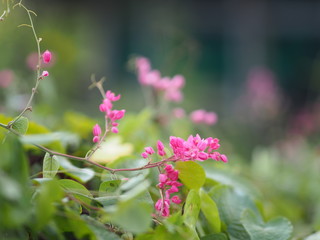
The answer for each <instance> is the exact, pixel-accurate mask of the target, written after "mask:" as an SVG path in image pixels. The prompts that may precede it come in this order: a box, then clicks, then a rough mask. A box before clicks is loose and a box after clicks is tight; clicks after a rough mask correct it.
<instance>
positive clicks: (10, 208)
mask: <svg viewBox="0 0 320 240" xmlns="http://www.w3.org/2000/svg"><path fill="white" fill-rule="evenodd" d="M7 4H8V7H12V9H13V6H11V1H7ZM15 7H21V8H23V9H24V10H25V11H26V12H27V15H28V17H29V21H30V24H28V25H27V26H28V27H30V28H31V29H32V30H33V31H34V36H35V38H36V42H37V47H38V49H39V51H38V58H39V63H40V61H41V57H42V56H41V52H40V40H39V38H38V37H37V35H36V33H35V28H34V26H33V22H32V17H31V16H32V14H33V12H32V11H31V10H29V9H27V8H26V7H25V6H24V5H23V4H22V2H18V4H17V5H15ZM10 16H11V15H9V14H8V12H7V11H5V12H4V14H3V15H2V17H1V18H5V20H8V17H10ZM45 54H46V55H45V57H43V58H44V61H45V62H50V58H51V55H50V52H49V51H46V52H45ZM141 60H142V61H145V60H146V59H142V58H140V61H141ZM140 63H141V62H140ZM143 64H146V62H143ZM147 64H148V63H147ZM140 67H141V66H140ZM149 68H150V66H149ZM40 69H41V68H40V64H39V66H38V68H37V69H36V75H37V76H36V85H35V86H34V88H33V90H32V94H31V97H30V100H29V101H28V103H27V105H26V107H25V108H24V109H22V111H21V112H20V113H18V114H16V115H15V117H11V116H7V115H6V114H1V115H0V123H1V125H0V126H1V133H0V137H1V139H0V140H1V144H0V152H1V161H0V238H1V239H59V240H60V239H61V240H63V239H92V240H94V239H111V240H112V239H114V240H117V239H137V240H145V239H151V240H152V239H157V240H158V239H160V240H161V239H166V240H167V239H175V240H179V239H190V240H194V239H199V240H200V239H201V240H208V239H216V240H228V239H229V240H271V239H279V240H287V239H290V237H291V236H292V235H293V231H294V229H293V224H292V223H291V222H290V221H289V220H288V219H287V218H286V217H275V216H274V215H276V214H275V213H276V212H277V211H276V210H279V212H281V213H284V215H286V216H288V217H289V218H290V220H294V221H296V220H297V218H299V217H302V216H300V215H299V214H298V216H295V214H294V213H291V215H290V214H289V215H287V214H285V210H283V209H281V208H282V206H280V207H278V208H277V207H275V206H274V205H277V204H280V205H281V204H282V205H286V202H281V200H279V198H281V193H282V192H281V191H283V189H286V190H288V189H287V188H286V186H285V184H283V185H282V184H278V186H277V187H274V188H273V189H276V190H275V193H274V196H272V198H273V199H272V200H274V202H272V201H271V200H270V201H271V202H267V201H264V196H265V195H266V192H268V191H266V189H267V190H269V187H270V186H269V184H271V183H274V182H272V181H274V180H273V175H270V173H273V174H274V173H275V172H277V174H279V175H283V177H284V178H285V177H287V179H286V180H287V182H293V183H294V184H299V183H300V184H301V185H303V186H301V189H303V187H305V189H303V191H304V192H303V194H305V195H306V196H307V197H308V198H309V199H310V203H311V204H313V205H315V206H316V205H317V206H318V210H319V209H320V207H319V203H317V201H316V199H317V198H316V197H315V196H314V195H315V194H313V190H314V189H315V188H314V184H315V182H316V181H317V180H319V177H318V175H316V174H314V173H313V174H311V175H310V179H307V180H306V182H303V183H301V182H299V180H297V179H292V178H295V177H292V176H290V175H289V174H287V173H286V172H285V171H286V166H285V167H282V168H281V166H279V163H274V162H268V163H265V162H263V157H261V155H263V153H261V152H260V153H258V154H257V155H256V158H255V159H254V160H253V163H252V165H251V166H249V167H248V166H246V165H244V164H243V165H240V163H238V164H239V165H236V164H232V163H231V164H230V166H225V165H227V164H226V163H222V162H227V157H226V156H225V155H223V154H220V153H219V152H216V151H215V150H217V149H218V148H219V147H220V144H219V140H218V139H213V138H210V137H208V138H206V139H202V138H200V136H199V135H196V136H190V137H189V138H188V139H187V140H184V139H182V138H178V137H171V138H170V140H169V141H168V142H169V146H170V148H168V147H164V146H167V144H163V143H162V142H161V141H158V143H157V150H158V155H157V154H155V151H154V150H153V148H152V147H146V148H144V147H145V146H149V145H155V141H156V139H158V138H159V139H166V138H164V137H163V136H160V134H163V135H165V134H164V133H163V132H164V129H165V130H168V129H169V130H170V128H173V132H174V133H182V134H186V136H187V135H190V134H191V133H190V134H189V133H188V134H187V133H186V132H188V131H187V129H193V123H191V122H190V121H187V120H186V119H184V120H181V119H171V118H170V117H169V116H170V113H169V112H167V113H166V114H165V112H164V111H163V109H162V107H163V105H161V104H164V103H161V104H160V106H158V105H156V106H153V108H152V107H151V108H150V107H147V108H146V109H143V110H141V112H140V113H137V114H135V113H131V114H128V116H126V118H124V119H123V121H121V124H120V126H119V129H118V125H119V123H118V122H116V121H118V120H120V119H121V118H122V117H123V116H124V113H125V110H114V109H113V105H112V103H113V102H115V101H117V100H119V99H120V95H118V96H115V94H114V93H112V92H111V91H107V92H105V91H104V90H103V87H102V82H103V81H102V80H100V81H98V82H97V81H95V79H94V78H93V79H92V85H93V86H94V87H96V88H97V89H98V90H99V91H100V92H102V97H103V101H102V104H101V105H100V111H101V112H105V116H104V120H105V122H104V123H105V129H104V130H101V128H100V125H98V124H96V125H95V127H94V130H93V135H94V138H93V142H94V143H95V145H94V146H92V145H93V144H92V142H91V141H88V138H90V136H91V130H92V129H91V128H92V127H93V125H94V124H95V123H96V119H94V118H92V117H89V116H84V115H83V114H81V113H77V112H75V111H68V112H66V113H65V114H64V115H63V116H62V117H60V118H59V117H56V118H57V119H58V120H59V121H61V122H63V123H64V124H63V125H64V127H63V130H64V131H61V130H62V127H60V126H59V129H55V127H54V126H46V127H44V126H42V125H40V124H38V123H36V122H34V121H30V120H29V118H28V117H27V112H28V111H29V110H31V109H32V106H31V103H32V100H33V97H34V96H35V93H36V90H37V89H38V85H39V84H40V82H41V81H47V80H45V77H47V75H48V72H42V73H41V71H40ZM149 70H150V72H147V73H144V72H141V71H142V70H141V69H140V70H138V71H140V73H139V74H140V75H139V74H138V77H140V78H139V79H140V81H141V77H145V75H143V74H151V73H152V74H155V72H154V71H153V70H151V68H150V69H148V71H149ZM141 74H142V75H141ZM156 75H157V73H156ZM162 80H163V79H162ZM173 83H174V84H175V88H174V92H170V91H172V89H170V88H166V89H164V87H163V86H157V85H152V88H151V89H149V90H151V92H154V91H157V90H159V89H160V90H159V92H157V94H156V95H154V96H153V97H154V98H156V100H161V101H163V98H164V99H166V100H168V101H177V100H180V99H181V98H182V95H181V92H180V91H181V88H182V87H183V85H184V80H182V77H181V76H179V75H177V76H175V77H173V78H172V80H171V83H170V84H173ZM141 84H142V85H144V84H147V85H148V84H149V82H148V81H147V82H146V79H143V81H142V82H141ZM153 100H155V99H153ZM155 102H157V101H155ZM165 104H168V102H166V103H165ZM203 112H205V111H201V113H203ZM198 113H199V112H198ZM205 113H206V112H205ZM32 114H34V115H37V113H32ZM206 114H209V115H210V119H209V120H208V119H207V120H205V119H202V120H201V121H202V122H203V121H204V122H205V121H207V122H209V123H210V124H208V125H211V124H213V122H215V121H216V119H214V121H213V119H212V116H213V114H211V113H209V112H208V113H206ZM202 115H203V114H202ZM193 117H195V114H193ZM202 117H203V116H202ZM181 123H182V124H181ZM48 125H49V124H48ZM118 132H119V135H120V136H118V137H112V135H109V134H111V133H113V134H116V133H118ZM170 135H171V134H170ZM166 137H168V136H166ZM183 137H185V136H183ZM165 143H167V142H165ZM142 151H145V152H143V153H142V154H141V156H140V155H139V154H137V153H140V152H142ZM194 154H195V155H194ZM83 155H85V156H84V157H79V156H83ZM234 159H236V157H235V158H234ZM261 159H262V160H261ZM232 161H233V160H232ZM239 162H240V161H239ZM279 162H280V161H279ZM273 163H274V164H273ZM170 164H172V165H170ZM228 164H229V163H228ZM263 164H264V165H265V167H266V168H268V169H269V170H268V171H267V170H266V169H265V168H263V169H261V166H262V165H263ZM297 166H299V165H297ZM234 169H235V170H234ZM239 169H241V170H240V171H237V170H239ZM241 171H243V172H247V174H246V175H245V174H239V172H241ZM250 171H252V174H249V173H250ZM248 172H249V173H248ZM248 175H249V176H248ZM262 178H263V179H265V180H266V181H268V183H261V182H259V181H257V179H262ZM250 180H252V182H251V181H250ZM178 187H179V188H178ZM270 188H271V187H270ZM290 190H292V192H291V196H294V199H293V200H292V201H294V200H295V199H296V198H299V196H300V193H299V192H298V191H297V190H296V192H294V190H295V189H290ZM288 191H289V190H288ZM170 194H177V195H175V196H171V195H170ZM171 203H175V204H171ZM166 204H168V206H167V205H166ZM170 204H171V205H170ZM291 206H293V207H294V208H296V207H297V208H299V207H298V206H297V203H296V202H293V203H292V205H289V207H291ZM284 208H285V207H284ZM169 209H170V213H169ZM300 210H301V212H303V210H304V208H303V207H300ZM289 211H294V210H293V209H292V208H290V209H289ZM317 214H318V215H317ZM317 214H315V215H314V220H313V221H312V223H313V225H314V228H315V229H316V228H319V222H320V220H319V216H320V210H319V211H318V213H317ZM308 231H309V229H308ZM309 232H311V230H310V231H309ZM305 235H307V234H305ZM318 235H319V233H314V234H312V235H311V234H310V236H308V237H306V238H305V239H306V240H311V239H316V238H317V236H318ZM300 236H302V235H300Z"/></svg>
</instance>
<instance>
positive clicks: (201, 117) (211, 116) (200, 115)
mask: <svg viewBox="0 0 320 240" xmlns="http://www.w3.org/2000/svg"><path fill="white" fill-rule="evenodd" d="M190 119H191V121H192V122H193V123H197V124H199V123H204V124H207V125H214V124H216V123H217V121H218V116H217V114H216V113H215V112H207V111H205V110H203V109H198V110H195V111H193V112H192V113H191V114H190Z"/></svg>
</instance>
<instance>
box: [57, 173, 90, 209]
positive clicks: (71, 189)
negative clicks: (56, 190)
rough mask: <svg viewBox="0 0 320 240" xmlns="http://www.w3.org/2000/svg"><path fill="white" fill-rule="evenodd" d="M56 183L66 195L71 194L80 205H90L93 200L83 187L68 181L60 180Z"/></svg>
mask: <svg viewBox="0 0 320 240" xmlns="http://www.w3.org/2000/svg"><path fill="white" fill-rule="evenodd" d="M58 182H59V184H60V186H61V187H62V188H63V189H65V191H66V192H67V193H69V194H72V195H73V196H74V197H75V198H76V199H78V200H80V202H81V203H84V204H85V205H91V202H92V199H93V197H92V194H91V193H90V192H89V190H88V189H86V188H85V187H84V186H83V185H81V184H80V183H78V182H76V181H73V180H70V179H61V180H59V181H58Z"/></svg>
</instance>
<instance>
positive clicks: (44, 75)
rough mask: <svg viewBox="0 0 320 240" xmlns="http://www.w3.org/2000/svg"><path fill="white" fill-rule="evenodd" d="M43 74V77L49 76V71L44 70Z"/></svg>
mask: <svg viewBox="0 0 320 240" xmlns="http://www.w3.org/2000/svg"><path fill="white" fill-rule="evenodd" d="M41 76H42V77H48V76H49V72H48V71H43V72H42V74H41Z"/></svg>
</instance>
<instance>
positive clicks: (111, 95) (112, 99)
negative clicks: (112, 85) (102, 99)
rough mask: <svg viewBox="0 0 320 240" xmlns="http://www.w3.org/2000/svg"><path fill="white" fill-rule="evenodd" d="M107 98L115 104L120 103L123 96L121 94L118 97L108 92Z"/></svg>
mask: <svg viewBox="0 0 320 240" xmlns="http://www.w3.org/2000/svg"><path fill="white" fill-rule="evenodd" d="M106 98H107V99H109V100H110V101H112V102H115V101H118V100H119V99H120V98H121V95H120V94H119V95H118V96H116V95H115V94H114V93H113V92H111V91H110V90H108V91H107V92H106Z"/></svg>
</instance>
